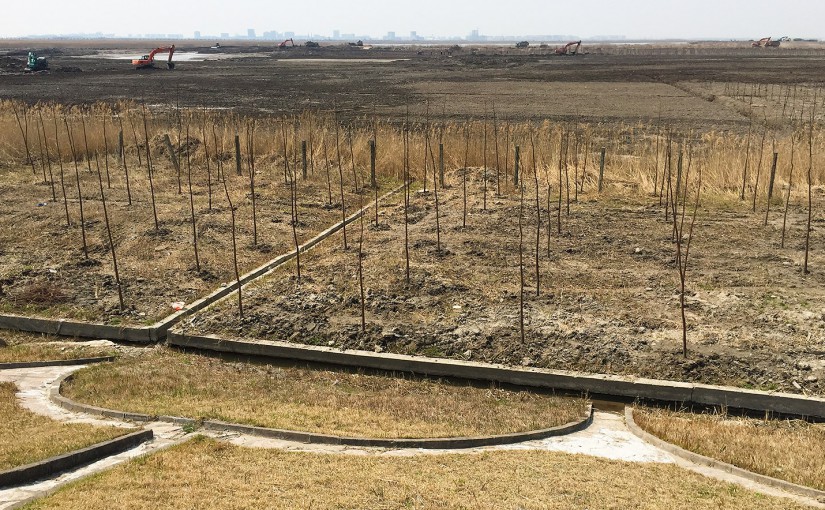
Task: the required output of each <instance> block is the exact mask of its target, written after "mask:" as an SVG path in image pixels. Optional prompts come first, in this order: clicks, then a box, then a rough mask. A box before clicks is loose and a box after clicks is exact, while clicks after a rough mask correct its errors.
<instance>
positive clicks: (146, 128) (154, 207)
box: [141, 104, 160, 232]
mask: <svg viewBox="0 0 825 510" xmlns="http://www.w3.org/2000/svg"><path fill="white" fill-rule="evenodd" d="M141 106H143V135H144V137H145V139H146V169H147V171H148V174H149V193H150V195H151V196H152V216H153V217H154V219H155V232H159V231H160V222H159V221H158V208H157V205H156V204H155V180H154V176H153V175H152V173H153V172H152V153H151V151H150V150H149V126H148V125H147V123H146V105H145V104H144V105H141Z"/></svg>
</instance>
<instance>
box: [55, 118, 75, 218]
mask: <svg viewBox="0 0 825 510" xmlns="http://www.w3.org/2000/svg"><path fill="white" fill-rule="evenodd" d="M52 120H54V142H55V146H56V147H57V163H58V165H59V166H60V189H61V190H62V192H63V207H64V209H65V210H66V227H71V226H72V221H71V218H70V217H69V199H68V198H67V197H66V179H65V174H64V171H63V154H61V153H60V135H59V134H58V132H57V110H54V111H53V112H52Z"/></svg>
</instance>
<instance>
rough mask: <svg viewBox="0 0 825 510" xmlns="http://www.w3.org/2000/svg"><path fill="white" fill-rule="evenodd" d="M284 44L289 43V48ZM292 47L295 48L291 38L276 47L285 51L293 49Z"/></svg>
mask: <svg viewBox="0 0 825 510" xmlns="http://www.w3.org/2000/svg"><path fill="white" fill-rule="evenodd" d="M286 43H289V46H287V44H286ZM294 47H295V41H293V40H292V38H291V37H290V38H289V39H287V40H286V41H284V42H282V43H281V44H279V45H278V48H280V49H282V50H286V49H289V48H294Z"/></svg>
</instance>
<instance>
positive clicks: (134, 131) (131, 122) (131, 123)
mask: <svg viewBox="0 0 825 510" xmlns="http://www.w3.org/2000/svg"><path fill="white" fill-rule="evenodd" d="M127 118H128V119H129V126H130V127H131V128H132V139H134V141H135V152H136V153H137V157H138V166H139V167H142V166H143V157H142V156H141V155H140V142H138V135H137V129H136V128H135V121H134V119H132V116H131V115H128V116H127Z"/></svg>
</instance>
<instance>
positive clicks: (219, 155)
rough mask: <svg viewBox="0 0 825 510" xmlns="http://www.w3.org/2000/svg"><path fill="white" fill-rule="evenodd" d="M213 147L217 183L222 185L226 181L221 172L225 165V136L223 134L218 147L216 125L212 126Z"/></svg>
mask: <svg viewBox="0 0 825 510" xmlns="http://www.w3.org/2000/svg"><path fill="white" fill-rule="evenodd" d="M212 145H213V146H214V147H215V182H216V183H220V182H223V181H225V180H226V179H224V178H223V175H222V172H221V170H222V168H221V167H222V165H223V162H222V159H223V150H222V149H223V134H221V143H220V145H218V134H217V132H216V130H215V124H214V123H213V124H212Z"/></svg>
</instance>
